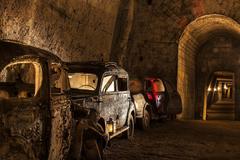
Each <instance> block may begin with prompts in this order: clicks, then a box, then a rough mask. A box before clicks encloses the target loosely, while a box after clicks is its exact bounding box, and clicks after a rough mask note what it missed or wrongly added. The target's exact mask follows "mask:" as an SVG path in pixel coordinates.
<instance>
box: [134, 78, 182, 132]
mask: <svg viewBox="0 0 240 160" xmlns="http://www.w3.org/2000/svg"><path fill="white" fill-rule="evenodd" d="M130 88H131V94H132V98H133V101H134V104H135V106H136V111H137V112H136V113H137V114H136V118H137V123H138V125H139V126H140V127H141V128H142V129H147V128H148V127H149V126H150V122H151V120H152V119H161V118H165V119H166V118H170V119H175V118H176V115H177V114H179V113H181V112H182V102H181V97H180V95H179V93H178V92H177V90H176V89H175V87H174V86H172V85H170V83H169V82H167V81H164V80H162V79H160V78H145V79H144V80H143V82H142V81H140V80H132V81H131V83H130Z"/></svg>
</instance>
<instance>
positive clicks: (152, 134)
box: [105, 121, 240, 160]
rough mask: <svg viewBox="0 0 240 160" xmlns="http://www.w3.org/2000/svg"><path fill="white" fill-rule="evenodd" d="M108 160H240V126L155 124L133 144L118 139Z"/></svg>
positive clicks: (222, 123) (107, 153) (234, 123)
mask: <svg viewBox="0 0 240 160" xmlns="http://www.w3.org/2000/svg"><path fill="white" fill-rule="evenodd" d="M105 157H106V159H107V160H124V159H126V160H145V159H150V160H159V159H161V160H166V159H167V160H169V159H172V160H179V159H181V160H190V159H199V160H207V159H209V160H235V159H236V160H240V122H237V121H168V122H154V124H152V127H151V128H150V129H149V130H147V131H144V132H143V131H141V130H136V131H135V138H134V140H132V141H131V142H129V141H127V140H125V139H120V138H118V139H114V140H112V142H111V147H109V148H107V150H106V151H105Z"/></svg>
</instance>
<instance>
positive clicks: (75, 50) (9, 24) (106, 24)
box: [0, 0, 120, 61]
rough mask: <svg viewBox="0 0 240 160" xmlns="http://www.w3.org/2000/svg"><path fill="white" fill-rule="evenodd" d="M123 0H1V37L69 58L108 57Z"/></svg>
mask: <svg viewBox="0 0 240 160" xmlns="http://www.w3.org/2000/svg"><path fill="white" fill-rule="evenodd" d="M119 1H120V0H0V15H1V16H0V38H1V39H12V40H17V41H21V42H24V43H27V44H29V45H33V46H36V47H39V48H43V49H46V50H49V51H51V52H53V53H54V54H57V55H58V56H59V57H61V58H62V59H63V60H65V61H77V60H80V61H86V60H108V59H109V54H110V50H111V44H112V37H113V32H114V27H115V21H116V17H117V11H118V7H119ZM10 55H11V54H10ZM1 56H2V55H1Z"/></svg>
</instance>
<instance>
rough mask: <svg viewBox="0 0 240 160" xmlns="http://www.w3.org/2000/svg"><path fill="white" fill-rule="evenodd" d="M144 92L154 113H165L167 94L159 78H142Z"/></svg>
mask: <svg viewBox="0 0 240 160" xmlns="http://www.w3.org/2000/svg"><path fill="white" fill-rule="evenodd" d="M144 93H145V94H146V99H147V101H148V103H149V104H151V106H152V109H153V111H154V113H157V114H160V115H166V114H167V102H168V100H169V99H168V94H167V92H166V89H165V86H164V83H163V81H162V80H161V79H159V78H146V79H145V80H144Z"/></svg>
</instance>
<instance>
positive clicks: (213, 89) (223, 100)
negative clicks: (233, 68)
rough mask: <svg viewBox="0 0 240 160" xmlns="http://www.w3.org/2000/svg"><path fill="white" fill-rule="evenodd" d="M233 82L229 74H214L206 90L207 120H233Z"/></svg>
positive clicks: (231, 75) (232, 76) (232, 75)
mask: <svg viewBox="0 0 240 160" xmlns="http://www.w3.org/2000/svg"><path fill="white" fill-rule="evenodd" d="M234 87H235V81H234V74H233V73H231V72H221V71H218V72H214V73H213V76H212V78H211V82H210V84H209V85H208V89H207V91H208V92H207V111H206V114H207V116H206V117H207V118H206V119H207V120H234V119H235V117H234V116H235V114H234V112H235V88H234Z"/></svg>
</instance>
